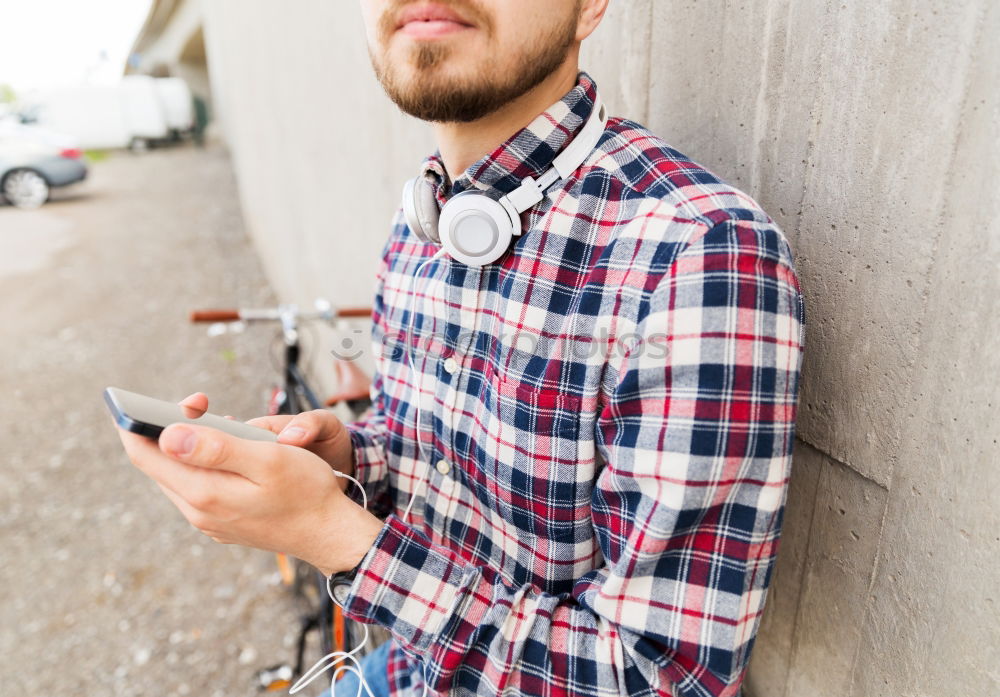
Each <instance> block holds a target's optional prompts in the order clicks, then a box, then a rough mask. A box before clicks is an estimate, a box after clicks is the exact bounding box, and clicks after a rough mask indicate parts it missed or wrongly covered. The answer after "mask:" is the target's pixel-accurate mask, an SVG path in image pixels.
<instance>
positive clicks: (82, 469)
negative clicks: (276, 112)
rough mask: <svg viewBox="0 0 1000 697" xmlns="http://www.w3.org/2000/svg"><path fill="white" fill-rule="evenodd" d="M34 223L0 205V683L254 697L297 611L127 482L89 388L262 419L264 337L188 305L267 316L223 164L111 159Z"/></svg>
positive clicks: (157, 496)
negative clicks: (258, 673) (216, 328)
mask: <svg viewBox="0 0 1000 697" xmlns="http://www.w3.org/2000/svg"><path fill="white" fill-rule="evenodd" d="M56 199H57V200H55V201H53V202H51V203H49V204H47V205H46V206H44V207H43V208H41V209H40V210H37V211H20V210H15V209H13V208H11V207H9V206H6V205H4V206H0V310H2V312H3V318H4V319H3V322H2V323H0V365H2V366H3V368H2V371H0V390H2V394H3V395H4V399H3V400H2V402H0V446H2V451H0V452H2V455H0V530H2V535H3V546H2V552H0V555H2V557H0V624H2V626H3V627H4V631H3V632H2V633H0V675H2V676H3V693H4V694H11V695H14V694H17V695H28V696H31V697H77V696H81V695H86V696H88V697H89V696H95V697H96V696H98V695H100V696H102V697H103V696H104V695H116V696H125V695H148V696H150V697H172V696H174V695H178V696H182V695H187V694H191V695H197V696H198V697H213V696H215V697H222V696H223V695H225V696H232V695H252V694H254V693H255V692H254V688H253V686H252V685H251V679H252V677H253V673H254V671H255V670H256V669H257V668H259V667H261V666H263V665H267V664H269V663H276V662H279V661H283V660H290V659H291V658H292V656H293V651H294V648H293V647H292V645H291V644H292V640H293V638H294V634H295V630H296V628H297V616H298V613H297V612H296V611H295V609H294V607H293V603H292V601H291V599H290V598H289V597H288V596H287V595H286V593H285V592H284V590H283V589H282V588H281V587H280V586H277V585H275V583H276V581H277V579H276V567H275V564H274V560H273V556H272V555H270V554H267V553H264V552H258V551H256V550H249V549H244V548H241V547H235V546H223V545H219V544H216V543H215V542H213V541H211V540H210V539H209V538H207V537H205V536H203V535H202V534H201V533H199V532H198V531H197V530H195V529H194V528H192V527H191V526H190V525H189V524H188V523H187V522H186V521H185V520H184V519H183V517H182V516H181V515H180V513H179V512H178V511H177V510H176V509H175V508H174V507H173V505H172V504H171V503H170V502H169V501H168V500H167V499H166V498H165V497H164V496H163V495H162V493H161V492H160V490H159V489H158V488H157V486H156V485H155V484H154V483H153V482H152V481H150V480H149V479H147V478H146V477H145V476H144V475H142V474H141V473H140V472H139V471H137V470H136V469H135V468H133V467H132V466H131V465H130V464H129V463H128V461H127V460H126V458H125V455H124V453H123V451H122V449H121V446H120V443H119V441H118V438H117V436H116V435H115V433H114V430H113V427H112V424H111V422H110V420H109V417H108V414H107V411H106V409H105V407H104V404H103V401H102V398H101V391H102V390H103V388H104V387H105V386H106V385H117V386H121V387H125V388H128V389H133V390H137V391H142V392H146V393H148V394H151V395H155V396H161V397H164V398H170V399H177V398H180V397H182V396H184V395H185V394H187V393H189V392H192V391H195V390H202V391H204V392H206V393H208V395H209V397H210V398H213V411H218V412H220V413H229V414H233V415H236V416H238V417H241V418H249V417H250V416H255V415H258V414H260V413H261V411H262V404H263V395H264V392H265V389H266V388H267V386H268V384H270V382H271V381H272V380H273V378H274V374H273V368H272V367H271V363H270V360H269V358H268V354H267V351H268V348H269V347H270V346H271V344H272V341H273V339H274V334H273V332H272V331H271V330H268V329H264V330H263V331H253V330H250V331H247V332H246V333H244V334H242V335H235V336H234V335H230V336H226V337H222V338H217V339H210V338H209V337H207V336H206V334H205V328H204V327H194V326H191V325H189V324H188V323H187V313H188V311H189V310H190V309H191V308H194V307H205V306H208V307H211V306H227V305H233V304H244V305H257V304H267V303H271V302H273V298H272V297H271V295H270V291H269V290H268V288H267V286H266V282H265V280H264V278H263V276H262V274H261V270H260V267H259V265H258V262H257V259H256V257H255V256H254V253H253V250H252V248H251V246H250V244H249V242H248V240H247V238H246V236H245V234H244V231H243V226H242V221H241V218H240V213H239V207H238V203H237V198H236V191H235V186H234V182H233V178H232V174H231V168H230V165H229V161H228V159H227V158H226V156H225V155H224V154H223V153H222V152H220V151H199V150H195V149H193V148H179V149H175V150H164V151H153V152H150V153H146V154H143V155H141V156H131V155H128V154H124V153H123V154H119V155H115V156H113V157H112V158H110V159H109V160H106V161H104V162H100V163H97V164H95V165H93V167H92V169H91V178H90V179H89V180H88V181H87V182H86V183H85V184H83V185H82V186H80V187H79V188H78V189H76V190H68V191H66V192H57V193H56Z"/></svg>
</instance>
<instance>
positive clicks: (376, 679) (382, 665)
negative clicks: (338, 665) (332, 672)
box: [320, 641, 389, 697]
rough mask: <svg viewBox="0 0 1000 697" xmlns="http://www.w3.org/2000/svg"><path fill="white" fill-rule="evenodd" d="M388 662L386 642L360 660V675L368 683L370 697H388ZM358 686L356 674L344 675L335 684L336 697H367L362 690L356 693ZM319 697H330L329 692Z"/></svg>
mask: <svg viewBox="0 0 1000 697" xmlns="http://www.w3.org/2000/svg"><path fill="white" fill-rule="evenodd" d="M388 661H389V642H388V641H387V642H385V643H384V644H382V645H381V646H379V647H378V648H377V649H375V650H374V651H372V652H371V653H370V654H368V655H367V656H365V657H364V658H362V659H361V674H362V675H363V676H364V678H365V682H366V683H368V689H369V690H371V693H372V697H389V676H388V675H387V673H386V664H387V663H388ZM352 665H353V664H352ZM360 685H361V683H360V682H359V680H358V676H357V674H355V673H345V674H344V677H342V678H341V679H340V680H338V681H337V682H336V684H335V687H336V697H358V695H359V694H360V697H369V695H368V693H367V692H366V691H365V690H364V689H362V690H361V692H360V693H359V692H358V688H359V687H360ZM320 697H330V691H329V690H327V691H326V692H324V693H323V694H322V695H321V696H320Z"/></svg>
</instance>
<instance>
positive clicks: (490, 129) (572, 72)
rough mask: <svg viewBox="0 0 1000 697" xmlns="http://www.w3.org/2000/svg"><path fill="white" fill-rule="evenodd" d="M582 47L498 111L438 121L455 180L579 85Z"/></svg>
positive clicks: (436, 135)
mask: <svg viewBox="0 0 1000 697" xmlns="http://www.w3.org/2000/svg"><path fill="white" fill-rule="evenodd" d="M578 72H579V68H578V51H577V50H576V49H573V50H571V51H570V54H569V55H568V56H567V57H566V61H565V62H564V63H563V64H562V65H561V66H560V67H559V69H558V70H556V71H555V72H553V73H552V74H551V75H549V76H548V77H547V78H545V80H543V81H542V82H541V83H539V84H538V85H536V86H535V87H533V88H532V89H531V90H529V91H528V92H525V93H524V94H523V95H521V96H520V97H518V98H517V99H515V100H514V101H512V102H510V103H508V104H507V105H506V106H504V107H502V108H501V109H499V110H498V111H495V112H493V113H492V114H490V115H488V116H484V117H483V118H481V119H479V120H477V121H470V122H468V123H455V122H448V123H435V124H434V138H435V140H436V141H437V146H438V151H439V152H440V153H441V159H442V160H443V161H444V167H445V169H446V170H447V172H448V176H449V177H450V178H451V179H452V180H455V179H457V178H458V177H460V176H461V175H462V173H464V172H465V170H466V169H468V168H469V167H470V166H471V165H472V164H473V163H474V162H476V161H477V160H479V159H481V158H482V157H484V156H485V155H487V154H489V153H491V152H492V151H493V150H495V149H496V148H497V146H499V145H500V144H501V143H503V142H504V141H505V140H507V139H508V138H509V137H511V136H512V135H514V134H515V133H517V132H518V131H519V130H521V129H522V128H524V127H525V126H527V125H528V124H529V123H531V122H532V120H534V118H535V117H536V116H538V115H539V114H541V113H542V112H543V111H545V110H546V109H548V108H549V107H550V106H552V105H553V104H555V103H556V102H557V101H559V100H560V99H561V98H562V97H563V95H565V94H566V93H567V92H569V91H570V90H571V89H573V87H574V86H575V85H576V76H577V73H578Z"/></svg>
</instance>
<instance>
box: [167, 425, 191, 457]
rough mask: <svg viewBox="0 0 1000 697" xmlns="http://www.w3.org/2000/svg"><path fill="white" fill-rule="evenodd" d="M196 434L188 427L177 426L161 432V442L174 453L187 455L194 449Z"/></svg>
mask: <svg viewBox="0 0 1000 697" xmlns="http://www.w3.org/2000/svg"><path fill="white" fill-rule="evenodd" d="M197 441H198V436H196V435H195V432H194V431H192V430H191V429H190V428H184V427H183V426H177V427H176V428H170V429H167V430H166V431H164V432H163V437H162V439H161V441H160V442H161V444H162V445H163V447H164V448H166V449H167V450H168V451H170V452H171V453H173V454H174V455H189V454H190V453H191V452H192V451H194V446H195V443H197Z"/></svg>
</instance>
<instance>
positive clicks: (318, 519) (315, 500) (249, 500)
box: [119, 395, 382, 575]
mask: <svg viewBox="0 0 1000 697" xmlns="http://www.w3.org/2000/svg"><path fill="white" fill-rule="evenodd" d="M192 397H194V395H193V396H192ZM190 399H191V398H189V400H190ZM189 400H185V402H184V403H182V404H183V405H184V406H185V407H187V408H188V409H189V410H190V409H191V408H192V407H191V405H190V404H189V403H188V402H189ZM206 402H207V400H206ZM189 413H191V411H189ZM194 415H197V414H194ZM341 427H342V426H341ZM119 436H120V438H121V440H122V444H123V445H124V446H125V451H126V453H128V456H129V459H130V460H131V461H132V463H133V464H134V465H135V466H136V467H138V468H139V469H140V470H142V471H143V472H144V473H145V474H146V475H148V476H149V477H150V478H151V479H153V480H154V481H155V482H156V483H157V485H158V486H159V487H160V489H161V490H162V491H163V493H164V494H165V495H166V496H167V498H169V499H170V500H171V501H172V502H173V503H174V505H175V506H177V508H178V509H179V510H180V511H181V513H182V514H183V515H184V517H185V518H187V520H188V521H189V522H190V523H191V524H192V525H194V526H195V527H196V528H198V529H199V530H201V531H202V532H203V533H205V534H206V535H208V536H209V537H211V538H212V539H214V540H215V541H217V542H221V543H223V544H234V543H235V544H242V545H246V546H249V547H257V548H259V549H266V550H270V551H274V552H286V553H288V554H291V555H293V556H295V557H298V558H299V559H302V560H304V561H307V562H309V563H311V564H312V565H313V566H315V567H316V568H318V569H319V570H320V571H321V572H323V573H324V574H327V575H329V574H330V573H333V572H336V571H346V570H348V569H351V568H353V567H354V566H356V565H357V563H358V562H360V561H361V559H362V557H364V555H365V553H366V552H367V551H368V549H369V548H370V547H371V545H372V543H373V542H374V541H375V538H376V537H377V536H378V533H379V531H380V530H381V529H382V522H381V521H379V520H378V518H376V517H375V516H373V515H372V514H371V513H368V512H367V511H365V510H364V509H363V508H361V507H360V506H358V505H357V504H355V503H354V502H353V501H351V500H350V499H349V498H348V497H347V496H346V495H345V494H344V493H343V490H342V489H341V487H340V486H339V485H338V484H339V481H340V480H339V479H338V478H337V477H336V476H335V475H334V473H333V472H332V471H331V469H330V466H329V464H328V463H326V462H324V460H323V459H321V458H320V457H319V456H317V455H316V454H315V453H313V452H310V451H309V450H306V449H304V448H300V447H292V446H290V445H284V444H281V443H265V442H260V441H250V440H244V439H242V438H236V437H235V436H230V435H228V434H226V433H223V432H221V431H219V430H217V429H213V428H209V427H206V426H195V425H189V424H173V425H171V426H168V427H167V428H165V429H164V430H163V433H162V434H160V438H159V441H158V442H155V441H152V440H150V439H148V438H145V437H143V436H139V435H137V434H134V433H129V432H128V431H125V430H123V429H119Z"/></svg>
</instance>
